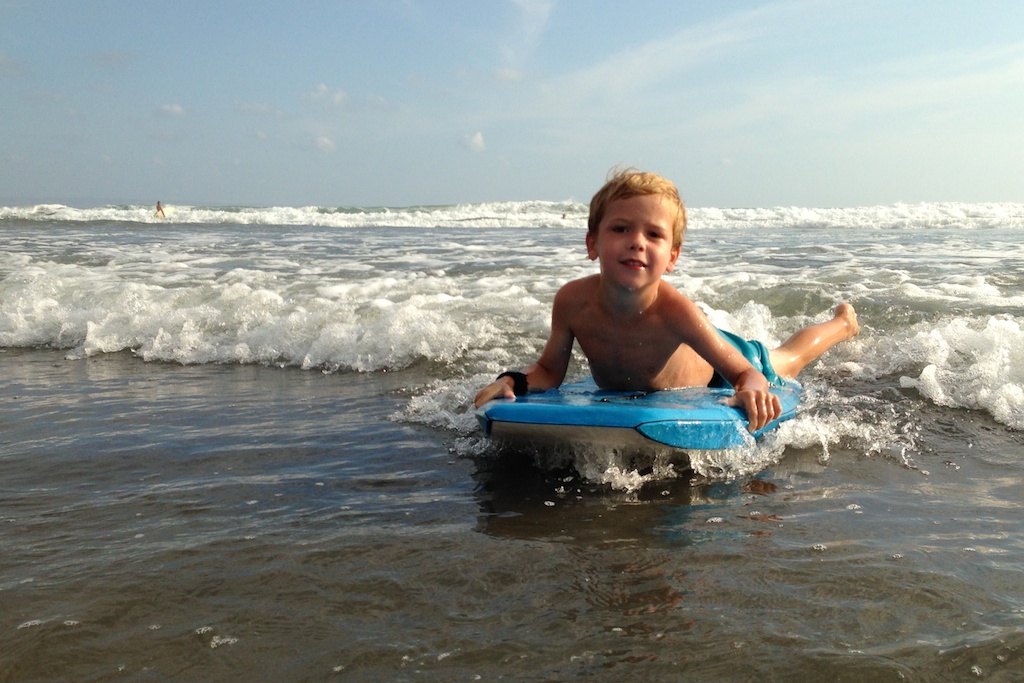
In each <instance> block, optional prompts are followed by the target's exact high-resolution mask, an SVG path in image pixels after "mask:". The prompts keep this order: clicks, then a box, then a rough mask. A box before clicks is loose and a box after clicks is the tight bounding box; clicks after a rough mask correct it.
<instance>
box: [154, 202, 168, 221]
mask: <svg viewBox="0 0 1024 683" xmlns="http://www.w3.org/2000/svg"><path fill="white" fill-rule="evenodd" d="M153 215H154V216H156V217H157V218H167V216H165V215H164V205H163V204H161V203H160V202H159V201H157V203H156V213H155V214H153Z"/></svg>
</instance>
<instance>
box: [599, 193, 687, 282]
mask: <svg viewBox="0 0 1024 683" xmlns="http://www.w3.org/2000/svg"><path fill="white" fill-rule="evenodd" d="M675 217H676V214H675V210H674V209H673V207H672V205H671V204H670V203H669V202H668V201H667V200H666V199H665V198H664V197H662V196H661V195H656V194H648V195H637V196H634V197H627V198H626V199H617V200H615V201H613V202H611V203H609V204H608V208H607V209H606V210H605V214H604V217H603V218H602V219H601V223H600V224H598V226H597V234H596V235H594V234H591V233H589V232H588V233H587V255H588V256H589V257H590V258H591V260H594V259H597V260H598V262H599V263H600V264H601V275H602V277H608V278H611V279H612V280H613V281H614V282H615V283H618V284H620V285H622V286H624V287H627V288H629V289H639V288H641V287H643V286H644V285H648V284H651V283H656V282H658V281H659V280H660V279H661V276H662V275H663V274H664V273H665V272H671V271H672V269H673V268H675V265H676V259H678V258H679V247H673V246H672V226H673V224H674V222H675Z"/></svg>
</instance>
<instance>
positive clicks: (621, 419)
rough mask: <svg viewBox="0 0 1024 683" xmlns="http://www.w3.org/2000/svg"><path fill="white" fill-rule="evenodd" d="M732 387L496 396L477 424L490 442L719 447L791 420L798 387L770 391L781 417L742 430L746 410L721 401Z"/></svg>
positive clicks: (588, 385)
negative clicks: (754, 428)
mask: <svg viewBox="0 0 1024 683" xmlns="http://www.w3.org/2000/svg"><path fill="white" fill-rule="evenodd" d="M732 393H733V392H732V390H731V389H708V388H700V387H695V388H687V389H667V390H663V391H655V392H650V393H643V392H616V391H604V390H601V389H598V388H597V386H596V385H595V384H594V382H593V381H592V380H590V381H587V382H581V383H578V384H568V385H563V386H562V387H561V388H559V389H552V390H550V391H545V392H543V393H537V394H528V395H527V396H519V397H517V398H516V399H514V400H513V399H498V400H495V401H490V402H489V403H487V404H485V405H483V406H481V407H480V408H479V409H478V410H477V411H476V415H477V419H478V420H479V421H480V425H481V427H482V428H483V430H484V433H485V434H486V435H488V436H490V437H492V438H496V439H516V440H531V441H538V442H544V441H563V442H571V443H599V444H604V445H608V446H612V447H622V448H651V447H652V446H658V445H661V446H668V447H671V448H678V449H682V450H723V449H727V448H736V447H737V446H742V445H744V444H745V443H749V440H750V438H751V437H753V438H754V439H758V438H760V437H761V436H763V435H764V434H765V433H767V432H769V431H771V430H773V429H775V428H776V427H777V426H778V425H779V423H781V422H784V421H786V420H788V419H790V418H792V417H794V416H795V415H796V409H797V404H798V403H799V402H800V393H801V387H800V385H799V384H798V383H796V382H792V381H790V382H787V383H786V384H785V385H784V386H782V387H773V388H772V393H774V394H775V395H777V396H778V397H779V400H780V402H781V403H782V415H781V416H780V417H779V418H778V419H777V420H775V421H773V422H771V423H770V424H768V425H767V426H766V427H765V428H764V429H761V430H760V431H757V432H755V433H753V434H750V432H748V431H747V418H746V415H745V413H744V412H743V411H742V410H740V409H738V408H734V407H732V406H727V405H725V404H724V401H725V399H726V398H728V397H729V396H731V395H732Z"/></svg>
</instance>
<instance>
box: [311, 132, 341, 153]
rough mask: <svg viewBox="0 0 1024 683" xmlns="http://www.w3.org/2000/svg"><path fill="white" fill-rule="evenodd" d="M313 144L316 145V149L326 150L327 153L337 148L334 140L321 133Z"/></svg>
mask: <svg viewBox="0 0 1024 683" xmlns="http://www.w3.org/2000/svg"><path fill="white" fill-rule="evenodd" d="M313 144H314V145H316V148H317V149H318V150H320V151H321V152H326V153H328V154H329V153H331V152H333V151H335V150H336V149H338V146H337V145H336V144H334V140H332V139H331V138H329V137H328V136H326V135H321V136H319V137H317V139H316V140H315V141H314V143H313Z"/></svg>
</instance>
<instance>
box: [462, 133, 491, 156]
mask: <svg viewBox="0 0 1024 683" xmlns="http://www.w3.org/2000/svg"><path fill="white" fill-rule="evenodd" d="M462 144H464V145H465V146H466V149H468V150H469V151H471V152H477V153H480V152H484V151H486V150H487V145H486V144H484V134H483V133H481V132H480V131H477V132H475V133H473V134H472V135H466V136H465V137H463V139H462Z"/></svg>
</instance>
